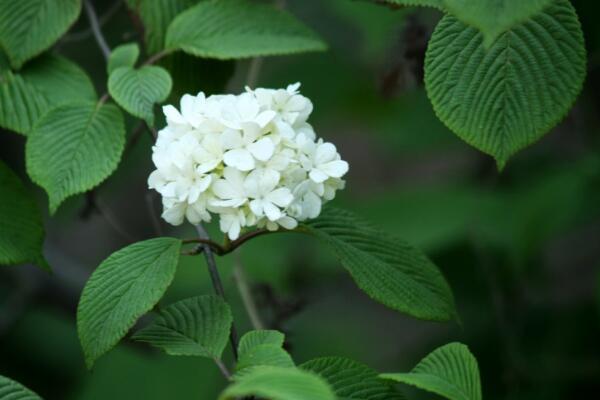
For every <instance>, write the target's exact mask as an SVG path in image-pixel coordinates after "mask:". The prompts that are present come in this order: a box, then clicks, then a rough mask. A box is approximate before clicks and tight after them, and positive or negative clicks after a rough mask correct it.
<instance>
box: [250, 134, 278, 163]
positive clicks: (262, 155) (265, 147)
mask: <svg viewBox="0 0 600 400" xmlns="http://www.w3.org/2000/svg"><path fill="white" fill-rule="evenodd" d="M247 149H248V151H250V153H252V155H253V156H254V158H256V159H257V160H260V161H267V160H268V159H270V158H271V156H273V152H274V151H275V145H274V144H273V142H272V141H271V139H269V138H263V139H260V140H259V141H258V142H254V143H252V144H251V145H249V146H248V147H247Z"/></svg>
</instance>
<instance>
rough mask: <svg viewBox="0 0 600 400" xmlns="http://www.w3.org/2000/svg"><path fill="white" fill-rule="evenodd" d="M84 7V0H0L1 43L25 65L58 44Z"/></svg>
mask: <svg viewBox="0 0 600 400" xmlns="http://www.w3.org/2000/svg"><path fill="white" fill-rule="evenodd" d="M80 11H81V1H80V0H18V1H15V0H0V47H2V48H3V49H4V51H5V52H6V54H7V55H8V58H9V59H10V62H11V64H12V66H13V67H14V68H17V69H18V68H21V66H22V65H23V63H24V62H25V61H27V60H29V59H31V58H33V57H35V56H37V55H38V54H40V53H41V52H43V51H44V50H46V49H47V48H48V47H50V46H51V45H52V44H54V42H56V41H57V40H58V38H60V37H61V36H62V35H63V34H64V33H65V32H66V31H67V30H68V29H69V27H70V26H71V24H73V23H74V22H75V21H76V20H77V17H78V16H79V13H80Z"/></svg>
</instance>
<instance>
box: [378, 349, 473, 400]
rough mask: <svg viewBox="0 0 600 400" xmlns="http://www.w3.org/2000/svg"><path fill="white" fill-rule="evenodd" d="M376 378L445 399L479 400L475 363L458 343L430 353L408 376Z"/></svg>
mask: <svg viewBox="0 0 600 400" xmlns="http://www.w3.org/2000/svg"><path fill="white" fill-rule="evenodd" d="M380 377H381V378H383V379H389V380H392V381H395V382H401V383H405V384H407V385H411V386H416V387H418V388H420V389H423V390H427V391H428V392H432V393H436V394H438V395H440V396H443V397H445V398H447V399H449V400H481V383H480V379H479V367H478V366H477V360H476V359H475V357H473V354H471V352H470V351H469V348H468V347H467V346H465V345H464V344H461V343H450V344H447V345H445V346H442V347H440V348H439V349H437V350H435V351H433V352H432V353H431V354H429V355H428V356H427V357H425V358H424V359H423V360H421V362H419V364H417V366H416V367H415V368H414V369H413V370H412V371H411V372H410V373H407V374H382V375H380Z"/></svg>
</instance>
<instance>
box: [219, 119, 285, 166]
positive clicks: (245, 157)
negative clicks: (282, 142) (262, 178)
mask: <svg viewBox="0 0 600 400" xmlns="http://www.w3.org/2000/svg"><path fill="white" fill-rule="evenodd" d="M260 129H261V128H260V126H259V125H258V124H256V123H252V122H247V123H244V124H243V130H242V131H237V130H233V129H228V130H226V131H225V132H223V135H222V136H221V142H222V143H223V147H224V148H226V149H229V150H228V151H227V152H226V153H225V154H224V155H223V161H224V162H225V164H226V165H229V166H231V167H235V168H237V169H239V170H240V171H250V170H251V169H253V168H254V166H255V165H256V163H255V160H260V161H267V160H268V159H269V158H271V156H272V155H273V152H274V151H275V144H274V143H273V142H272V141H271V139H270V138H268V137H262V138H261V134H260Z"/></svg>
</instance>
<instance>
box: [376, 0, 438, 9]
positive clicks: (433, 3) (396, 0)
mask: <svg viewBox="0 0 600 400" xmlns="http://www.w3.org/2000/svg"><path fill="white" fill-rule="evenodd" d="M383 1H384V2H387V3H390V4H396V5H399V6H407V7H411V6H416V7H433V8H437V9H438V10H441V11H443V10H444V0H383Z"/></svg>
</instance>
